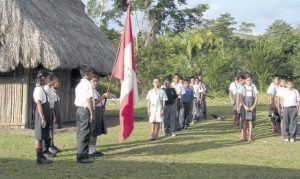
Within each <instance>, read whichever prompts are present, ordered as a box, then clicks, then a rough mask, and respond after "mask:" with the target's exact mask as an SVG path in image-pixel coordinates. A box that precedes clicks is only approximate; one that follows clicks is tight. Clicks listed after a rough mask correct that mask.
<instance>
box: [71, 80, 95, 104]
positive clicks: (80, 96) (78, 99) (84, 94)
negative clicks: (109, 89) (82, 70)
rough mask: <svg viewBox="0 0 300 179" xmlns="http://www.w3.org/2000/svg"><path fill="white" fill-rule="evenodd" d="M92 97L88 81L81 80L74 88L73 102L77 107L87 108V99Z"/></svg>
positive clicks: (91, 88) (90, 85) (91, 89)
mask: <svg viewBox="0 0 300 179" xmlns="http://www.w3.org/2000/svg"><path fill="white" fill-rule="evenodd" d="M91 97H93V87H92V84H91V82H90V81H89V80H87V79H81V81H80V83H79V84H78V85H77V86H76V88H75V102H74V104H75V105H76V106H77V107H88V102H87V99H88V98H91Z"/></svg>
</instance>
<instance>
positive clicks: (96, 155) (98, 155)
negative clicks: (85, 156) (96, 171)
mask: <svg viewBox="0 0 300 179" xmlns="http://www.w3.org/2000/svg"><path fill="white" fill-rule="evenodd" d="M103 155H104V154H103V153H102V152H100V151H96V152H95V153H94V156H95V157H101V156H103Z"/></svg>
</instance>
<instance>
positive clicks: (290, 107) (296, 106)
mask: <svg viewBox="0 0 300 179" xmlns="http://www.w3.org/2000/svg"><path fill="white" fill-rule="evenodd" d="M283 107H284V108H295V107H297V106H283Z"/></svg>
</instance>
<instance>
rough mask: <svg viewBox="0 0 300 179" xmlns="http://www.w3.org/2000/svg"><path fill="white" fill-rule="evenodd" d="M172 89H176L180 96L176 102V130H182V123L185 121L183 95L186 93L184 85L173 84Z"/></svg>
mask: <svg viewBox="0 0 300 179" xmlns="http://www.w3.org/2000/svg"><path fill="white" fill-rule="evenodd" d="M171 87H172V88H174V89H175V90H176V93H177V95H178V97H177V100H176V104H175V105H176V107H175V108H176V118H175V121H176V130H177V131H178V130H181V129H182V127H183V126H181V124H180V121H183V120H184V108H183V104H182V101H181V98H182V95H183V94H184V93H185V91H184V87H183V85H182V84H179V83H178V84H175V83H171Z"/></svg>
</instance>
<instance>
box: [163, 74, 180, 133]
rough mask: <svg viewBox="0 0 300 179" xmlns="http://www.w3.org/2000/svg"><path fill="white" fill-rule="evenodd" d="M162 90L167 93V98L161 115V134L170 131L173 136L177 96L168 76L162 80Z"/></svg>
mask: <svg viewBox="0 0 300 179" xmlns="http://www.w3.org/2000/svg"><path fill="white" fill-rule="evenodd" d="M164 85H165V88H164V91H165V93H166V95H167V100H166V101H165V111H164V116H163V123H162V124H163V127H162V129H163V136H166V135H167V134H169V133H171V135H172V136H173V137H175V136H176V133H175V131H176V121H175V117H176V116H175V115H176V114H175V112H176V106H175V102H176V99H177V97H178V95H177V93H176V90H175V89H174V88H172V87H171V86H170V85H171V84H170V80H169V79H168V78H166V79H165V81H164Z"/></svg>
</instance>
